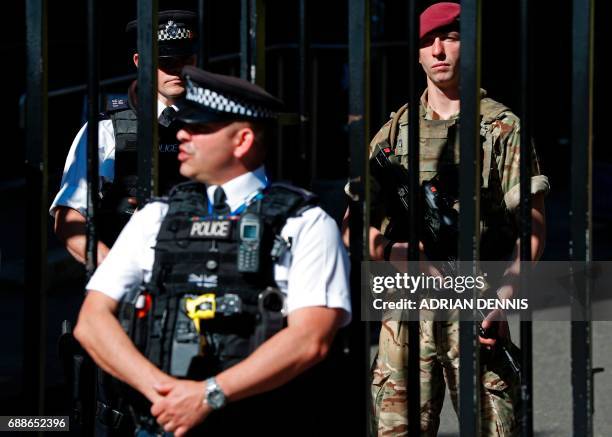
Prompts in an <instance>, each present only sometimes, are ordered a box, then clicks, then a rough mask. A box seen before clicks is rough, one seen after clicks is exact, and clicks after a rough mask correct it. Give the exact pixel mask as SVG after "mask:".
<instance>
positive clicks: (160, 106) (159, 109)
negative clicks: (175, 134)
mask: <svg viewBox="0 0 612 437" xmlns="http://www.w3.org/2000/svg"><path fill="white" fill-rule="evenodd" d="M170 106H172V107H173V108H174V110H175V111H178V107H176V105H170ZM164 109H166V105H164V103H163V102H162V101H161V100H159V99H158V100H157V118H159V117H161V114H162V112H164Z"/></svg>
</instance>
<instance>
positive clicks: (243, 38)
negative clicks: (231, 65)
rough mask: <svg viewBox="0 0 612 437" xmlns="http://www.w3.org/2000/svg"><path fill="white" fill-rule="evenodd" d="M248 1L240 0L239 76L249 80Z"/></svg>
mask: <svg viewBox="0 0 612 437" xmlns="http://www.w3.org/2000/svg"><path fill="white" fill-rule="evenodd" d="M249 2H250V0H240V77H241V78H242V79H245V80H250V76H249V64H250V63H251V53H250V45H249V28H250V20H249Z"/></svg>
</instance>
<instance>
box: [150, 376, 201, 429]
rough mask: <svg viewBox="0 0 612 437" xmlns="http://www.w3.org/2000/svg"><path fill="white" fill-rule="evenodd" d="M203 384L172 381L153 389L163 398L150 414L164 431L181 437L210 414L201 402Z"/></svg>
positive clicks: (155, 404) (152, 408)
mask: <svg viewBox="0 0 612 437" xmlns="http://www.w3.org/2000/svg"><path fill="white" fill-rule="evenodd" d="M204 388H205V383H204V382H196V381H188V380H174V381H172V382H170V383H165V384H159V385H156V386H155V387H154V389H155V390H156V391H157V393H159V394H160V395H161V396H163V397H162V398H161V399H160V400H158V401H157V402H155V403H154V404H153V406H152V407H151V414H152V415H153V416H155V418H156V419H157V423H159V424H160V425H161V426H162V427H163V428H164V430H165V431H167V432H173V433H174V435H175V436H176V437H181V436H183V435H185V433H187V431H189V430H190V429H192V428H193V427H194V426H196V425H197V424H199V423H201V422H202V421H204V419H205V418H206V416H208V415H209V414H210V412H211V409H210V407H209V406H208V405H207V404H205V403H204V402H203V400H204Z"/></svg>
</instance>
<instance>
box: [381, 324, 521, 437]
mask: <svg viewBox="0 0 612 437" xmlns="http://www.w3.org/2000/svg"><path fill="white" fill-rule="evenodd" d="M419 331H420V338H421V344H420V351H421V357H420V369H421V375H420V384H421V405H420V411H421V435H422V436H436V435H437V433H438V427H439V425H440V412H441V410H442V404H443V402H444V394H445V393H444V389H445V386H448V388H449V391H450V395H451V399H452V402H453V407H454V409H455V412H457V411H458V409H457V405H458V403H457V393H458V386H459V323H458V322H442V321H421V322H420V329H419ZM484 352H485V351H484V350H481V364H482V366H481V368H482V387H481V430H482V436H483V437H485V436H487V437H488V436H499V437H507V436H515V435H516V434H517V432H518V426H517V425H518V423H517V420H516V418H515V411H516V410H517V408H518V400H519V391H518V390H519V381H518V379H517V378H516V377H514V375H513V374H511V373H510V372H509V371H508V369H507V368H505V365H504V362H503V360H502V359H501V358H500V357H495V356H487V355H486V354H485V353H484ZM407 371H408V324H407V323H405V322H398V321H393V320H386V321H383V325H382V328H381V333H380V341H379V351H378V356H377V358H376V360H375V362H374V365H373V369H372V407H373V412H372V413H373V417H372V419H373V423H372V428H373V429H372V432H373V435H378V436H405V435H407V433H408V419H407V417H408V408H409V406H408V405H407V385H408V387H409V384H410V382H411V381H413V380H414V379H412V378H411V377H410V376H409V375H407Z"/></svg>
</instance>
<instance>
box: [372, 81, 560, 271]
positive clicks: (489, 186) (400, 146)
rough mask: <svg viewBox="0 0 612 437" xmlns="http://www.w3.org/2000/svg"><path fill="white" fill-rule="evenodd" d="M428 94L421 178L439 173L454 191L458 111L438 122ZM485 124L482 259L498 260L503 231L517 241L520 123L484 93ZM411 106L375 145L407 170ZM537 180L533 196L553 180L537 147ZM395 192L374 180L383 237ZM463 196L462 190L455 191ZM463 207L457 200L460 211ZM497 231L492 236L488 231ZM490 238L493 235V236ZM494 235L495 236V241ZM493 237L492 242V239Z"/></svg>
mask: <svg viewBox="0 0 612 437" xmlns="http://www.w3.org/2000/svg"><path fill="white" fill-rule="evenodd" d="M426 96H427V91H425V93H423V96H422V97H421V104H420V108H419V113H420V114H419V115H420V117H419V135H420V149H419V155H420V156H419V161H420V163H419V168H420V175H419V180H420V182H421V183H422V182H423V181H424V180H428V179H431V178H432V177H433V176H435V175H439V176H440V177H441V178H442V179H443V180H445V181H446V183H445V185H446V186H447V187H448V188H449V189H450V190H457V189H458V186H459V180H458V165H459V134H458V125H459V113H456V114H454V115H453V116H451V117H450V119H448V120H436V119H435V118H436V114H435V113H434V112H433V110H432V109H431V107H429V106H428V104H427V100H426ZM480 113H481V123H480V136H481V143H482V162H481V166H482V179H481V186H482V191H481V231H482V240H481V251H482V252H481V255H482V259H499V256H501V254H500V253H499V250H503V251H505V250H506V249H499V250H496V251H491V250H488V249H492V248H494V247H496V246H497V247H498V248H499V245H498V244H496V243H495V242H496V241H499V236H500V233H502V234H504V233H505V234H507V235H506V236H507V238H506V240H508V241H512V242H513V241H514V240H515V239H516V220H514V219H513V218H512V216H513V215H514V214H515V213H516V212H517V210H518V205H519V193H520V188H519V177H520V166H519V156H520V120H519V119H518V117H517V116H516V115H515V114H514V113H512V112H511V111H510V109H508V108H507V107H506V106H504V105H502V104H501V103H498V102H496V101H495V100H493V99H490V98H487V97H486V91H484V90H481V107H480ZM407 131H408V108H407V106H406V105H404V106H403V107H402V108H400V109H399V110H398V111H397V112H396V113H392V114H391V117H390V120H389V121H388V122H387V123H385V125H383V127H382V128H381V129H380V130H379V131H378V133H377V134H376V135H375V136H374V138H373V139H372V141H371V143H370V152H372V151H373V150H374V147H375V146H376V145H381V146H383V147H390V148H391V149H392V150H393V151H394V154H395V155H396V156H397V158H398V159H399V161H400V163H401V164H402V165H403V166H404V167H405V168H408V144H407V140H406V139H407V138H408V136H407ZM531 163H532V169H531V170H532V179H531V193H532V194H535V193H539V192H543V193H547V192H548V191H549V183H548V178H547V177H546V176H544V175H542V174H541V172H540V166H539V162H538V158H537V155H536V152H535V148H534V147H533V145H532V159H531ZM391 192H392V190H388V189H387V188H386V187H383V186H381V183H380V182H379V181H378V180H376V178H375V177H372V178H371V180H370V193H371V197H370V199H371V223H372V225H373V226H375V227H378V228H379V229H380V230H381V231H382V232H383V233H384V232H385V229H386V227H387V225H388V223H389V221H390V220H391V219H392V218H393V214H394V213H393V210H392V208H389V205H390V204H391V202H390V201H389V196H390V195H391V194H390V193H391ZM450 194H453V195H455V197H456V198H458V192H457V191H455V192H453V193H450ZM458 208H459V205H458V202H457V204H456V209H458ZM489 231H492V232H489ZM488 235H489V236H490V237H488ZM491 236H493V237H491ZM490 238H491V244H489V243H487V241H488V240H489V239H490Z"/></svg>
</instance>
